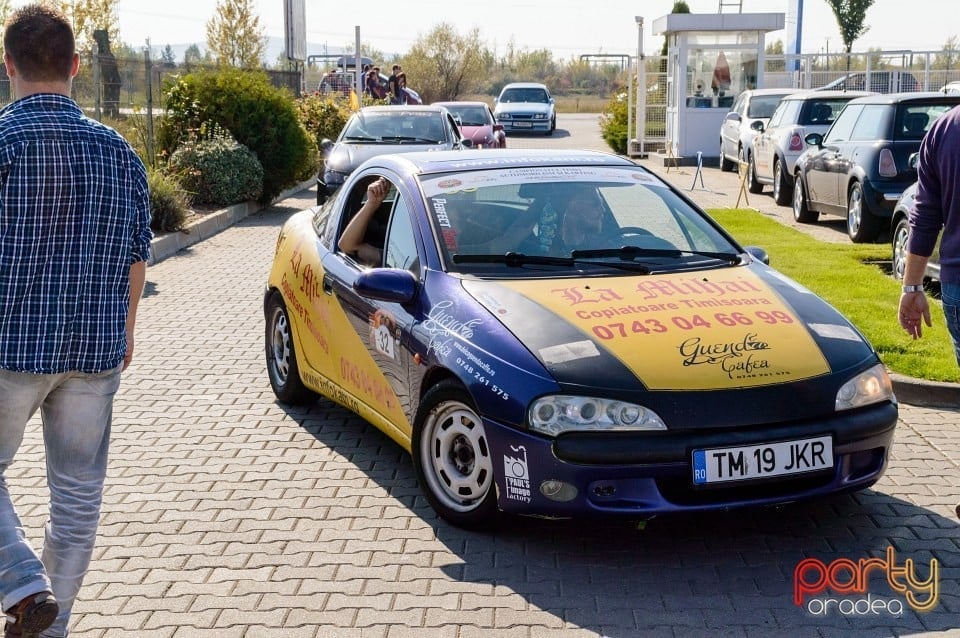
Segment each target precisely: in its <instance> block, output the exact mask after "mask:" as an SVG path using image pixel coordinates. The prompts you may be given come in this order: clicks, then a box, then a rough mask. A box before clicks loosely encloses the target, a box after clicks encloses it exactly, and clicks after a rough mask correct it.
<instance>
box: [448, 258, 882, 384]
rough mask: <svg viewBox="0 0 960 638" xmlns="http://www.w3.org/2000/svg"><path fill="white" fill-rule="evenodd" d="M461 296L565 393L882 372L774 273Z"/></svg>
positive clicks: (468, 285) (527, 286)
mask: <svg viewBox="0 0 960 638" xmlns="http://www.w3.org/2000/svg"><path fill="white" fill-rule="evenodd" d="M463 287H464V288H465V289H466V290H467V292H469V293H470V294H471V295H472V296H473V297H474V299H476V300H477V301H478V302H479V303H480V304H481V305H483V306H484V307H485V308H486V309H487V310H488V311H489V312H490V314H491V316H493V317H495V318H496V319H497V320H498V321H500V322H501V323H502V324H503V325H504V326H505V327H506V328H507V329H508V330H509V331H510V332H511V333H512V334H513V335H514V336H516V338H517V339H518V340H519V341H520V342H521V343H522V344H523V345H524V346H525V347H526V349H527V350H529V351H530V353H531V354H532V355H533V356H534V357H536V358H537V359H538V360H539V362H540V363H541V364H542V365H543V367H544V368H545V369H546V370H547V372H549V374H550V375H551V376H552V377H553V378H554V379H555V380H556V381H557V382H558V383H559V384H560V385H561V386H568V387H574V386H583V387H594V388H597V387H599V388H607V389H610V390H611V391H637V390H650V391H664V392H673V391H683V392H685V391H690V390H714V391H719V390H731V389H744V388H748V389H750V388H763V387H766V386H776V385H780V386H783V385H789V384H791V383H793V382H803V381H809V380H811V379H825V378H828V377H830V376H831V375H833V374H835V373H838V372H843V373H844V374H847V375H848V374H849V373H850V370H851V369H852V368H857V367H863V366H865V365H867V364H868V363H875V362H876V355H875V353H874V351H873V349H872V347H871V346H870V345H869V344H868V343H867V342H866V341H865V339H864V338H863V336H862V335H861V334H860V333H859V332H858V331H857V330H856V329H855V328H854V327H853V326H852V325H851V324H850V323H849V322H848V321H847V320H846V319H844V318H843V317H842V316H841V315H840V314H839V313H837V312H836V310H834V309H833V308H832V307H831V306H830V305H829V304H827V303H826V302H824V301H822V300H821V299H819V298H818V297H817V296H816V295H814V294H812V293H811V292H810V291H808V290H806V289H805V288H803V287H802V286H800V285H798V284H796V283H795V282H793V281H791V280H789V279H787V278H786V277H784V276H782V275H780V274H779V273H777V272H776V271H774V270H772V269H770V268H768V267H759V266H751V267H738V268H728V269H722V270H716V271H706V272H705V271H700V272H697V273H678V274H665V275H649V276H643V277H610V278H601V279H594V278H591V279H582V280H571V279H557V280H546V281H545V280H543V279H535V280H512V281H509V282H493V281H474V280H468V281H464V282H463ZM835 391H836V388H835V387H834V392H835Z"/></svg>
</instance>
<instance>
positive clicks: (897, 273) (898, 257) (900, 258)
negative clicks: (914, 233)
mask: <svg viewBox="0 0 960 638" xmlns="http://www.w3.org/2000/svg"><path fill="white" fill-rule="evenodd" d="M909 238H910V224H909V222H907V218H906V217H902V218H900V221H898V222H897V225H896V226H895V227H894V229H893V239H892V240H891V244H892V245H893V276H894V277H895V278H897V279H903V271H904V270H905V269H906V266H907V240H908V239H909Z"/></svg>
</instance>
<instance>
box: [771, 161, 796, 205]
mask: <svg viewBox="0 0 960 638" xmlns="http://www.w3.org/2000/svg"><path fill="white" fill-rule="evenodd" d="M791 188H792V185H791V184H790V181H789V178H788V177H787V173H786V171H784V170H783V162H781V161H780V160H779V158H778V159H775V160H774V161H773V201H775V202H777V203H778V204H780V205H781V206H787V205H789V204H790V195H792V193H791V192H790V189H791Z"/></svg>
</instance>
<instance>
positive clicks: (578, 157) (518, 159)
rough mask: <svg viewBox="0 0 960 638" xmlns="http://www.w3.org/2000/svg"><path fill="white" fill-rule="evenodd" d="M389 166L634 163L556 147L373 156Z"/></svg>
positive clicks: (435, 168)
mask: <svg viewBox="0 0 960 638" xmlns="http://www.w3.org/2000/svg"><path fill="white" fill-rule="evenodd" d="M375 159H376V160H378V161H380V162H382V163H383V164H384V165H392V167H393V168H394V169H395V170H397V171H398V172H407V173H419V174H430V173H445V172H449V171H461V170H465V171H469V170H482V169H488V168H527V167H531V166H583V165H591V166H634V167H636V166H637V164H636V163H635V162H633V161H631V160H629V159H627V158H625V157H622V156H620V155H615V154H613V153H605V152H602V151H584V150H559V149H500V150H498V151H497V152H495V153H486V152H484V153H478V152H476V151H473V150H465V151H429V152H428V151H415V152H413V153H403V154H395V155H382V156H378V157H376V158H375Z"/></svg>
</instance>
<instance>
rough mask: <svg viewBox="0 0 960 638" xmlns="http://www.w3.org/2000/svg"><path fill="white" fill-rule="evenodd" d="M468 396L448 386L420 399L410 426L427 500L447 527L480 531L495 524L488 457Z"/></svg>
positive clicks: (457, 386)
mask: <svg viewBox="0 0 960 638" xmlns="http://www.w3.org/2000/svg"><path fill="white" fill-rule="evenodd" d="M472 406H473V401H472V400H471V398H470V395H469V394H468V393H467V391H466V390H464V389H463V387H462V386H461V385H460V384H459V383H457V382H455V381H451V380H446V381H441V382H440V383H438V384H437V385H435V386H434V387H432V388H430V390H428V391H427V393H426V394H425V395H424V397H423V401H422V402H421V404H420V410H419V411H418V413H417V418H416V421H415V423H414V425H413V442H412V444H413V466H414V469H415V470H416V473H417V480H418V481H420V485H421V486H422V488H423V490H424V493H425V495H426V497H427V500H428V501H429V502H430V505H431V506H432V507H433V509H434V510H436V512H437V513H438V514H439V515H440V517H441V518H443V519H444V520H445V521H447V522H448V523H451V524H453V525H456V526H458V527H463V528H467V529H483V528H488V527H491V526H492V525H493V524H494V523H495V522H496V516H497V498H496V487H495V483H494V478H493V457H492V454H491V451H490V444H489V442H488V441H487V436H486V433H485V432H484V428H483V421H482V419H481V418H480V415H478V414H477V411H476V409H474V408H473V407H472Z"/></svg>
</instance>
